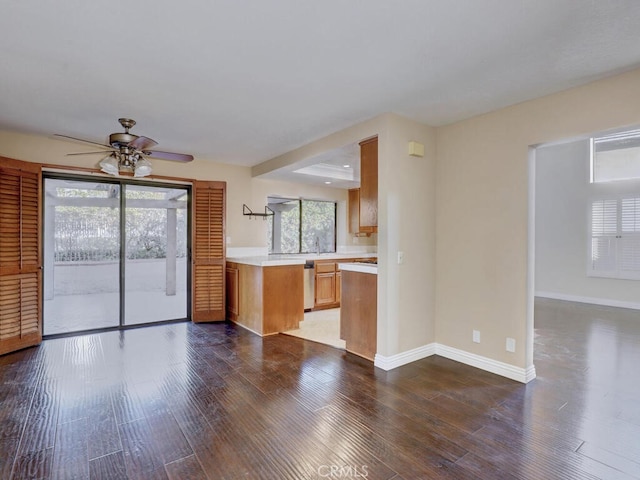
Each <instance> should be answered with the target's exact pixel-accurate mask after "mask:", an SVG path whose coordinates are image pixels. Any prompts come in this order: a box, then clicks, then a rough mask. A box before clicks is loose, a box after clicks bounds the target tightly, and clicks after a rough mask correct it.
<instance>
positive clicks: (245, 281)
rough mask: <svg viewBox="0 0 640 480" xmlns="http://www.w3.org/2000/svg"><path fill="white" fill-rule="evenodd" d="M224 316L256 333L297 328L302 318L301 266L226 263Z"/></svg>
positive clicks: (265, 333)
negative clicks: (225, 314)
mask: <svg viewBox="0 0 640 480" xmlns="http://www.w3.org/2000/svg"><path fill="white" fill-rule="evenodd" d="M226 281H227V319H229V320H231V321H233V322H235V323H237V324H239V325H242V326H244V327H245V328H247V329H249V330H251V331H252V332H254V333H257V334H259V335H271V334H274V333H279V332H285V331H287V330H294V329H296V328H298V326H299V322H301V321H302V320H303V319H304V303H303V266H302V265H283V266H268V267H260V266H256V265H248V264H243V263H237V264H234V263H231V262H228V263H227V268H226Z"/></svg>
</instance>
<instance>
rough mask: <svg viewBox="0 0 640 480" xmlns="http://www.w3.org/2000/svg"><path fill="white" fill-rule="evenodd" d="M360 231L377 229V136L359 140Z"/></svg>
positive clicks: (374, 230) (375, 230)
mask: <svg viewBox="0 0 640 480" xmlns="http://www.w3.org/2000/svg"><path fill="white" fill-rule="evenodd" d="M360 231H361V232H373V233H375V232H377V231H378V137H375V138H371V139H369V140H365V141H363V142H360Z"/></svg>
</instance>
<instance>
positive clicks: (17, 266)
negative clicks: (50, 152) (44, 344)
mask: <svg viewBox="0 0 640 480" xmlns="http://www.w3.org/2000/svg"><path fill="white" fill-rule="evenodd" d="M0 161H1V162H2V163H3V164H2V165H0V354H4V353H7V352H11V351H14V350H19V349H21V348H25V347H29V346H32V345H37V344H38V343H40V341H41V340H42V329H41V319H42V312H41V306H40V305H41V302H40V298H41V277H42V275H41V269H40V268H41V256H40V184H41V176H40V166H39V165H37V164H30V163H28V162H19V161H16V160H10V159H0Z"/></svg>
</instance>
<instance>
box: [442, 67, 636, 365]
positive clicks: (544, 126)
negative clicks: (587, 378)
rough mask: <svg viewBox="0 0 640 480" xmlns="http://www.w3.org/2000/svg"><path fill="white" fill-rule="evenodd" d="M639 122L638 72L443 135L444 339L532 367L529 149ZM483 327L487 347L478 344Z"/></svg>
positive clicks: (448, 130)
mask: <svg viewBox="0 0 640 480" xmlns="http://www.w3.org/2000/svg"><path fill="white" fill-rule="evenodd" d="M638 123H640V70H634V71H632V72H629V73H625V74H622V75H618V76H615V77H611V78H608V79H605V80H601V81H598V82H594V83H592V84H589V85H586V86H582V87H578V88H573V89H571V90H567V91H564V92H561V93H558V94H554V95H550V96H547V97H543V98H539V99H536V100H532V101H529V102H525V103H522V104H518V105H515V106H512V107H509V108H504V109H501V110H498V111H496V112H492V113H489V114H486V115H482V116H479V117H475V118H472V119H470V120H466V121H463V122H459V123H456V124H453V125H450V126H446V127H442V128H439V129H438V130H437V156H438V162H437V202H436V203H437V214H436V218H437V220H436V245H437V248H436V279H437V283H436V319H437V322H436V341H437V342H438V343H440V344H444V345H448V346H451V347H454V348H458V349H461V350H465V351H468V352H471V353H474V354H477V355H482V356H485V357H488V358H491V359H494V360H498V361H501V362H505V363H508V364H512V365H514V366H517V367H522V368H526V367H529V366H530V365H532V362H533V350H532V345H533V326H532V322H531V318H530V316H528V312H530V309H531V304H530V302H529V299H530V297H531V295H530V294H531V293H532V291H533V290H532V289H533V286H532V285H529V284H528V281H527V278H528V277H527V276H528V273H529V270H528V268H529V266H528V245H529V238H530V233H533V232H529V227H528V207H529V200H528V189H529V186H530V184H529V180H530V178H529V177H530V175H529V173H528V155H529V153H528V151H529V146H530V145H535V144H540V143H545V142H551V141H557V140H560V139H564V138H572V137H576V136H578V135H582V134H588V133H590V132H596V131H601V130H606V129H609V128H614V127H621V126H627V125H634V124H638ZM531 268H533V265H531ZM473 329H478V330H480V331H481V334H482V335H481V339H482V343H480V344H475V343H473V342H472V341H471V338H472V330H473ZM506 337H513V338H515V339H516V352H515V353H508V352H506V351H505V339H506Z"/></svg>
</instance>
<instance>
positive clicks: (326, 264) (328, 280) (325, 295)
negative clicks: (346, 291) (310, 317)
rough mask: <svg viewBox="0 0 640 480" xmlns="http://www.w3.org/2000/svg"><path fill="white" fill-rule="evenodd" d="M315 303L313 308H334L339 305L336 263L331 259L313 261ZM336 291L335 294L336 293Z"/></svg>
mask: <svg viewBox="0 0 640 480" xmlns="http://www.w3.org/2000/svg"><path fill="white" fill-rule="evenodd" d="M315 269H316V282H315V285H316V286H315V296H316V300H315V304H314V308H318V309H320V308H335V307H339V306H340V292H339V291H338V290H337V281H336V274H337V273H338V263H337V262H336V261H332V260H319V261H316V262H315ZM336 293H337V295H336Z"/></svg>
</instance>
